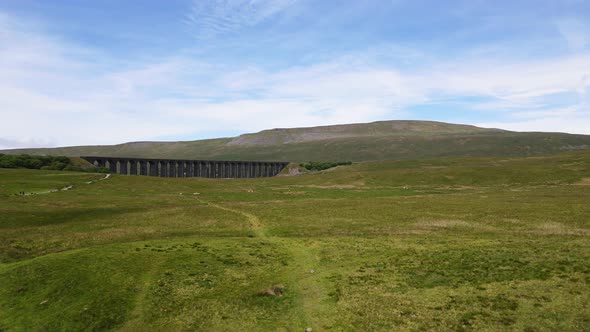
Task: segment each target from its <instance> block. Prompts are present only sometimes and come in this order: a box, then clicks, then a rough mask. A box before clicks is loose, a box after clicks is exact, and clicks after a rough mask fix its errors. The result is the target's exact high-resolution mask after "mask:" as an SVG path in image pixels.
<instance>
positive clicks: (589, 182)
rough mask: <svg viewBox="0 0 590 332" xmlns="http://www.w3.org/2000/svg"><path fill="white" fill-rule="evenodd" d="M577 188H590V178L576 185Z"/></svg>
mask: <svg viewBox="0 0 590 332" xmlns="http://www.w3.org/2000/svg"><path fill="white" fill-rule="evenodd" d="M574 184H575V185H577V186H590V178H583V179H582V180H580V181H578V182H576V183H574Z"/></svg>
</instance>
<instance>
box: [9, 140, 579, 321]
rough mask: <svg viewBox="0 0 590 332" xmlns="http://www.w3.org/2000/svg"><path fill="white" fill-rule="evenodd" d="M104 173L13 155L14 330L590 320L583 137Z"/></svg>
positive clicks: (11, 277)
mask: <svg viewBox="0 0 590 332" xmlns="http://www.w3.org/2000/svg"><path fill="white" fill-rule="evenodd" d="M101 177H103V175H99V174H84V173H70V172H44V171H33V170H0V188H2V189H1V190H2V195H0V331H1V330H6V331H55V330H65V331H79V330H122V331H144V330H211V331H229V330H245V331H260V330H272V331H274V330H279V331H281V330H282V331H303V330H304V329H305V328H306V327H312V328H313V329H314V331H324V330H334V331H351V330H354V331H357V330H365V331H374V330H376V331H392V330H402V331H403V330H409V331H415V330H448V331H480V330H489V331H492V330H494V331H496V330H515V331H588V328H589V327H590V309H588V308H590V241H589V237H590V205H589V204H588V202H590V154H589V153H586V152H577V153H568V154H560V155H554V156H546V157H534V158H514V159H507V158H490V157H488V158H444V159H436V160H423V161H390V162H370V163H355V164H353V165H351V166H340V167H337V168H334V169H330V170H327V171H324V172H318V173H313V174H306V175H301V176H293V177H275V178H262V179H197V178H193V179H161V178H150V177H133V176H116V175H115V176H112V177H111V178H109V179H107V180H99V181H97V179H99V178H101ZM90 181H92V183H87V182H90ZM68 185H73V186H74V187H73V189H71V190H68V191H58V192H53V193H50V194H45V195H31V196H24V197H22V196H15V195H13V194H14V193H18V192H19V191H23V190H24V191H27V192H28V191H33V190H38V191H46V190H50V189H52V188H62V187H65V186H68ZM278 284H282V285H284V286H285V293H284V295H283V296H281V297H269V296H261V295H260V292H261V291H262V290H264V289H266V288H269V287H271V286H273V285H278Z"/></svg>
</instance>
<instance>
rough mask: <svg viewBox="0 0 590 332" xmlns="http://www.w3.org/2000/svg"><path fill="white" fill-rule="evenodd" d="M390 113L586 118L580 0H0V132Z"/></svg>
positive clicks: (547, 125) (500, 119)
mask: <svg viewBox="0 0 590 332" xmlns="http://www.w3.org/2000/svg"><path fill="white" fill-rule="evenodd" d="M390 119H423V120H437V121H445V122H454V123H469V124H475V125H481V126H487V127H498V128H504V129H511V130H522V131H531V130H538V131H561V132H570V133H584V134H590V1H585V0H530V1H524V0H511V1H506V0H493V1H492V0H489V1H483V0H457V1H439V0H431V1H422V0H382V1H377V0H375V1H372V0H366V1H358V0H354V1H345V0H334V1H331V0H322V1H316V0H167V1H161V0H157V1H156V0H149V1H148V0H101V1H96V0H51V1H48V0H0V148H15V147H39V146H63V145H82V144H113V143H121V142H127V141H137V140H192V139H201V138H212V137H223V136H234V135H237V134H241V133H245V132H254V131H258V130H262V129H268V128H275V127H299V126H316V125H325V124H339V123H352V122H370V121H376V120H390Z"/></svg>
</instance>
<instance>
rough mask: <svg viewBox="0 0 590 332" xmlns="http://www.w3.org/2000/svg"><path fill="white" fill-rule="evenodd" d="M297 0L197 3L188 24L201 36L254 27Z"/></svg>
mask: <svg viewBox="0 0 590 332" xmlns="http://www.w3.org/2000/svg"><path fill="white" fill-rule="evenodd" d="M296 1H297V0H210V1H201V0H195V1H194V3H193V6H192V8H191V11H190V13H189V14H187V15H186V19H185V22H186V23H187V24H190V25H192V26H194V27H196V28H197V33H198V35H199V36H200V37H214V36H216V35H220V34H225V33H229V32H233V31H238V30H240V29H242V28H245V27H250V26H254V25H256V24H258V23H260V22H262V21H264V20H266V19H269V18H271V17H272V16H274V15H276V14H278V13H280V12H282V11H284V10H286V9H287V8H289V7H290V6H291V5H293V4H294V3H295V2H296Z"/></svg>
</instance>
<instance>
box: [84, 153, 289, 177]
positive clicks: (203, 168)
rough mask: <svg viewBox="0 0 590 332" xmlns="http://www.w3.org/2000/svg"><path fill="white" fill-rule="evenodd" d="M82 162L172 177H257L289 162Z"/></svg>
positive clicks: (115, 170) (127, 172) (122, 171)
mask: <svg viewBox="0 0 590 332" xmlns="http://www.w3.org/2000/svg"><path fill="white" fill-rule="evenodd" d="M81 158H82V159H84V160H86V161H88V162H90V163H91V164H93V165H94V166H96V167H105V168H108V169H109V170H110V172H111V173H113V174H123V175H146V176H160V177H171V178H175V177H176V178H185V177H205V178H260V177H271V176H275V175H277V174H279V173H280V172H281V171H282V170H283V168H285V167H287V165H288V164H289V163H288V162H280V161H278V162H269V161H220V160H217V161H216V160H178V159H142V158H115V157H89V156H84V157H81Z"/></svg>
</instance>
